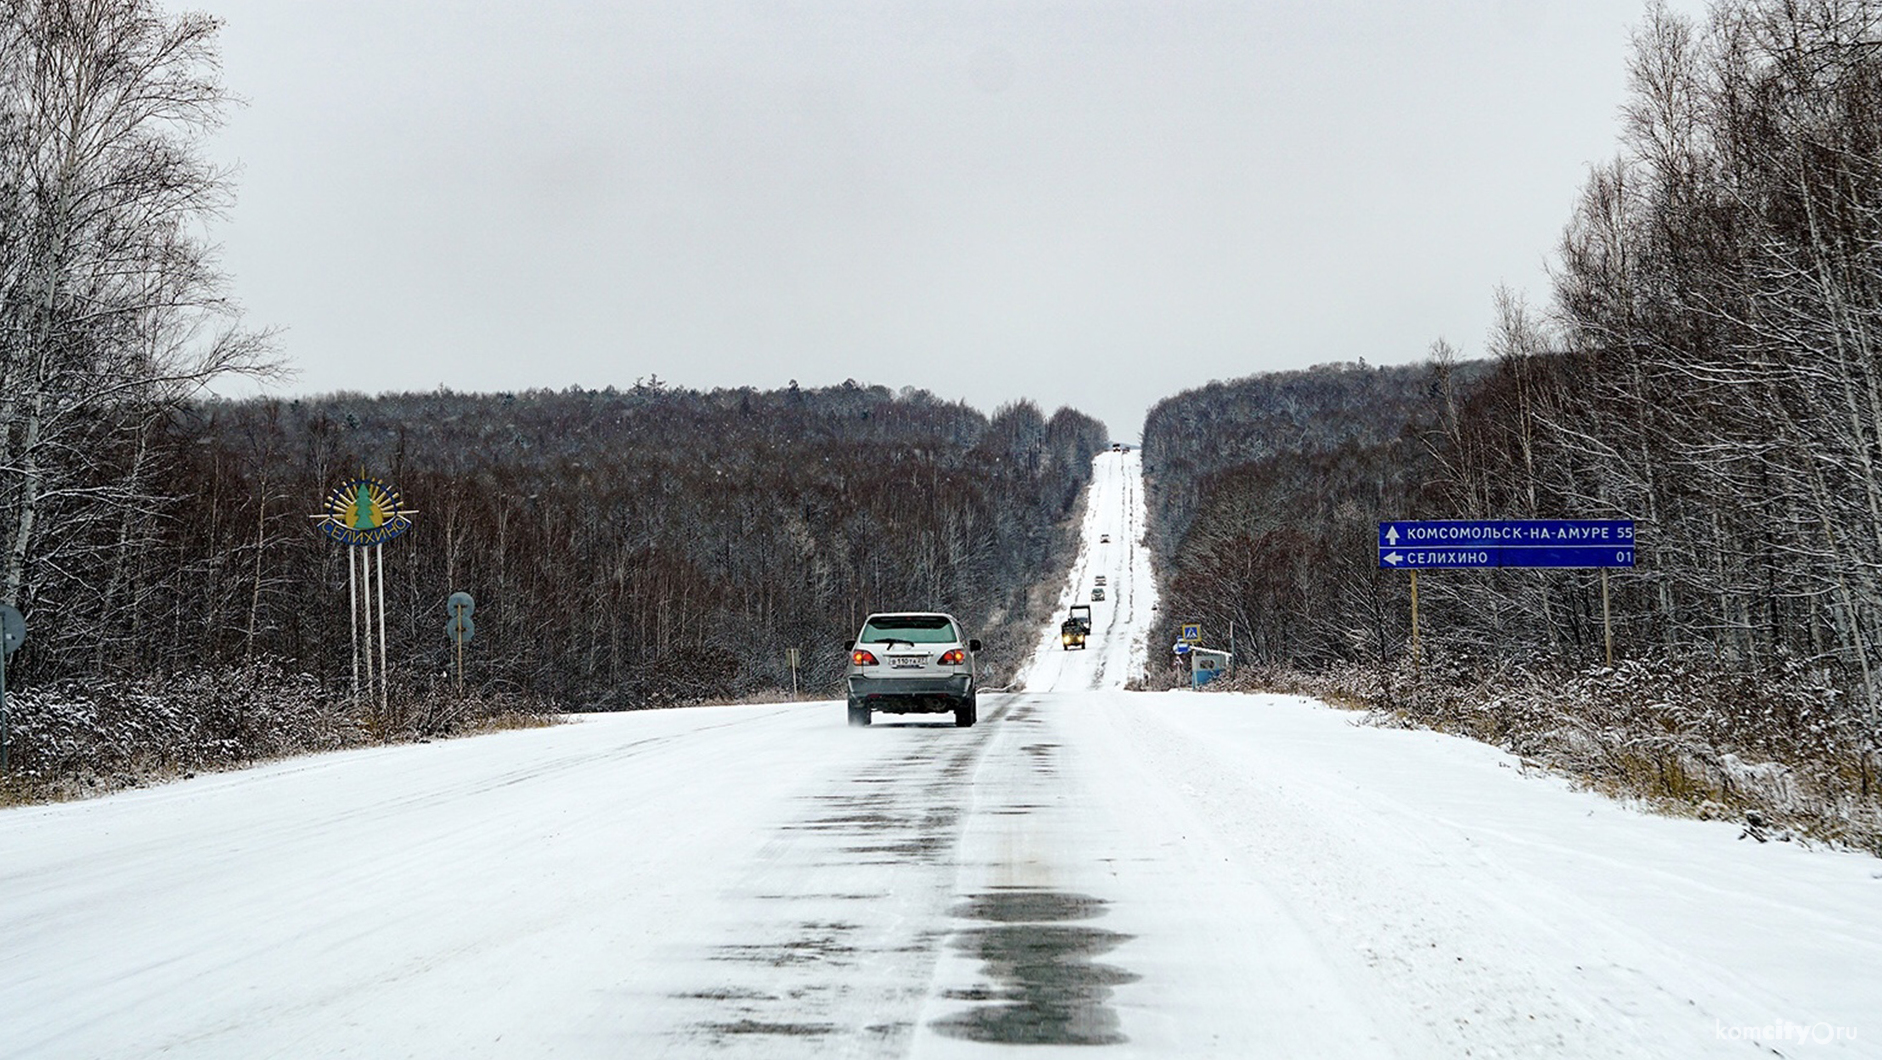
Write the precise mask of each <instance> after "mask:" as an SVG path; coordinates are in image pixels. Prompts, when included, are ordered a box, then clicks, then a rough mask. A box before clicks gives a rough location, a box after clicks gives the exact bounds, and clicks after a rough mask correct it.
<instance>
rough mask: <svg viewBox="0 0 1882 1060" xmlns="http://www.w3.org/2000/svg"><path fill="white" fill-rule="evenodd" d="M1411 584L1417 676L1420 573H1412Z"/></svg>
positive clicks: (1413, 660)
mask: <svg viewBox="0 0 1882 1060" xmlns="http://www.w3.org/2000/svg"><path fill="white" fill-rule="evenodd" d="M1411 582H1412V586H1411V589H1412V628H1411V655H1412V673H1413V674H1414V675H1415V674H1417V672H1418V571H1417V570H1415V569H1414V570H1413V571H1412V572H1411Z"/></svg>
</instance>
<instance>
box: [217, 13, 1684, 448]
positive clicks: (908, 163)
mask: <svg viewBox="0 0 1882 1060" xmlns="http://www.w3.org/2000/svg"><path fill="white" fill-rule="evenodd" d="M202 6H206V8H207V9H208V10H210V11H212V12H214V13H216V14H218V15H221V16H223V17H224V18H226V20H227V25H226V27H225V29H224V31H223V36H222V40H223V49H224V61H225V71H224V79H225V82H226V84H227V85H228V87H229V88H230V89H232V90H233V91H234V92H236V93H237V94H239V95H241V96H243V97H244V98H245V99H246V100H247V101H248V102H247V105H246V106H245V107H243V108H241V109H239V110H237V111H235V112H234V113H233V114H232V115H231V118H230V121H229V123H228V125H227V127H226V128H225V129H224V130H223V131H222V132H221V133H220V134H218V136H217V137H216V139H215V141H214V143H213V145H212V150H213V151H214V152H215V154H216V156H217V157H218V158H220V159H222V160H225V161H232V162H239V163H240V164H241V166H242V170H241V173H240V175H239V177H238V196H239V199H238V203H237V206H236V208H235V209H234V210H233V212H232V213H231V214H230V216H229V217H228V218H227V220H226V221H224V222H223V223H221V224H220V225H218V226H217V227H216V229H215V230H214V236H215V238H217V239H219V240H220V241H221V242H222V243H223V245H224V248H225V263H226V265H227V267H228V270H229V272H230V273H231V274H232V275H233V277H234V280H235V289H236V292H237V295H238V297H239V298H240V299H241V301H243V302H244V303H245V304H246V306H247V308H248V312H249V319H250V321H251V323H253V324H256V325H262V326H273V327H279V328H281V329H282V336H281V345H282V351H283V353H284V354H285V355H286V357H287V359H288V361H289V362H290V363H291V364H292V365H293V366H294V367H295V368H296V369H297V370H298V375H297V377H296V378H295V379H294V380H293V381H292V382H291V383H290V384H288V385H287V386H286V387H285V388H282V390H283V391H284V392H288V393H325V392H329V391H334V390H342V389H344V390H362V391H366V392H369V393H376V392H379V391H385V390H409V389H431V388H435V387H437V386H439V385H440V384H443V385H447V386H450V387H451V388H453V389H456V390H472V391H490V390H506V389H522V388H528V387H551V388H555V389H561V388H563V387H566V386H569V385H570V384H579V385H581V386H584V387H603V386H607V385H610V384H612V385H615V386H627V385H630V384H632V383H633V382H634V381H635V379H637V378H639V377H644V376H651V375H656V374H657V375H658V376H659V377H660V378H661V379H663V380H671V381H672V382H674V383H676V384H679V385H684V386H690V387H698V388H702V389H708V388H712V387H721V386H724V387H730V386H740V385H752V386H757V387H765V388H770V387H779V386H783V385H785V384H786V383H787V382H788V381H789V380H791V379H797V380H799V381H800V382H801V383H803V384H804V385H806V386H809V385H821V384H829V383H839V382H842V381H843V380H844V379H846V378H854V379H856V380H858V381H859V382H865V383H882V384H885V385H888V386H890V387H892V388H899V387H902V386H918V387H925V388H927V389H929V390H932V391H934V392H935V393H937V394H939V395H941V396H943V397H948V398H965V399H967V400H968V401H970V402H972V403H973V404H975V405H976V406H979V407H980V408H982V409H985V410H988V411H991V410H992V409H993V408H994V407H995V406H997V405H999V404H1001V403H1003V402H1006V401H1010V400H1013V399H1015V398H1019V397H1029V398H1032V399H1033V400H1035V401H1037V402H1038V403H1039V404H1041V405H1042V406H1044V407H1045V408H1046V410H1047V411H1048V412H1050V411H1051V410H1052V409H1053V408H1056V407H1057V406H1059V405H1072V406H1075V407H1077V408H1080V409H1083V410H1085V411H1086V412H1089V413H1091V414H1093V415H1095V416H1097V417H1099V418H1100V419H1103V420H1104V421H1105V422H1106V423H1107V424H1109V425H1110V427H1111V429H1112V431H1113V433H1114V435H1116V436H1119V437H1126V438H1130V437H1135V436H1136V435H1137V432H1138V429H1139V427H1140V426H1141V424H1142V422H1143V415H1144V412H1145V410H1146V409H1147V408H1148V407H1149V406H1150V405H1151V404H1152V403H1153V402H1155V401H1156V400H1157V399H1158V398H1161V397H1164V396H1166V395H1168V394H1172V393H1175V392H1176V391H1178V390H1181V389H1184V388H1186V387H1191V386H1196V385H1199V384H1202V383H1205V382H1207V381H1209V380H1211V379H1226V378H1233V377H1237V376H1243V375H1248V374H1251V373H1255V372H1260V371H1266V370H1274V369H1284V368H1295V367H1303V366H1306V365H1309V364H1316V363H1321V362H1325V361H1333V360H1352V359H1354V358H1358V357H1364V358H1366V359H1367V360H1368V361H1369V362H1372V363H1375V364H1378V363H1403V362H1407V361H1412V360H1416V359H1419V358H1421V357H1422V356H1423V355H1424V351H1425V349H1426V347H1427V346H1428V345H1429V344H1430V342H1431V341H1432V340H1433V339H1434V338H1437V337H1439V336H1443V337H1446V338H1448V339H1449V340H1450V341H1451V342H1453V343H1454V344H1456V345H1459V346H1461V347H1462V348H1463V349H1464V351H1465V353H1466V354H1467V355H1477V354H1479V353H1480V352H1481V349H1482V341H1483V336H1484V333H1485V331H1486V330H1487V328H1488V325H1489V321H1490V311H1491V294H1492V290H1493V289H1494V287H1495V286H1496V285H1497V284H1499V283H1507V284H1509V285H1511V286H1513V287H1516V288H1520V289H1526V290H1528V291H1529V292H1530V293H1531V295H1532V296H1533V297H1535V298H1537V299H1538V300H1541V299H1545V298H1546V296H1547V283H1548V281H1547V273H1546V271H1545V270H1546V265H1547V261H1548V257H1549V254H1550V252H1551V250H1552V248H1553V246H1554V244H1555V241H1556V239H1557V237H1558V235H1559V233H1560V230H1561V227H1562V225H1563V223H1564V222H1565V221H1566V220H1567V218H1568V214H1569V210H1570V208H1571V206H1572V204H1573V201H1574V197H1575V194H1576V189H1577V188H1578V186H1579V185H1580V183H1581V181H1582V178H1583V176H1584V174H1585V172H1586V170H1587V167H1588V166H1589V165H1590V164H1591V163H1594V162H1597V161H1599V160H1602V159H1604V158H1606V157H1608V156H1610V155H1611V154H1612V153H1613V151H1614V144H1615V133H1616V130H1617V125H1618V122H1617V117H1616V112H1617V108H1618V107H1619V105H1620V103H1621V101H1622V97H1623V90H1624V86H1625V72H1624V64H1625V60H1626V50H1627V37H1628V33H1629V31H1630V30H1631V29H1632V27H1633V26H1634V25H1635V24H1636V23H1637V22H1638V21H1639V19H1640V16H1641V14H1642V11H1643V6H1644V5H1643V2H1642V0H1572V2H1571V0H1560V2H1557V0H1546V2H1544V0H1454V2H1438V0H1431V2H1416V0H1374V2H1359V0H1298V2H1295V0H1280V2H1275V0H1238V2H1233V3H1210V2H1185V0H1118V2H1099V0H1091V2H1078V3H1069V2H1047V0H1001V2H991V0H949V2H907V0H895V2H882V0H869V2H861V0H853V2H780V0H744V2H733V0H675V2H670V3H627V2H602V0H592V2H575V0H529V2H506V3H495V2H482V3H468V2H443V0H438V2H417V0H371V2H355V0H323V2H321V3H282V2H280V0H209V2H208V3H206V4H205V5H202ZM1674 7H1675V9H1677V10H1686V11H1692V12H1698V11H1700V10H1702V9H1703V4H1702V3H1701V2H1700V0H1683V2H1676V3H1675V4H1674Z"/></svg>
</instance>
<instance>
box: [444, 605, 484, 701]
mask: <svg viewBox="0 0 1882 1060" xmlns="http://www.w3.org/2000/svg"><path fill="white" fill-rule="evenodd" d="M475 610H477V601H476V600H475V599H474V598H473V597H472V596H471V594H469V593H467V592H464V591H462V590H460V591H458V592H455V593H452V594H451V595H450V597H449V598H448V599H446V600H445V602H444V611H445V614H447V615H450V616H451V618H450V620H449V621H447V622H446V623H445V624H444V635H445V636H446V637H447V638H449V639H450V641H451V643H452V644H453V645H455V646H456V648H457V694H458V698H460V699H461V698H463V696H464V642H465V641H467V640H469V639H471V637H472V636H474V635H475V634H476V633H477V623H476V622H475V621H474V620H472V618H471V612H473V611H475Z"/></svg>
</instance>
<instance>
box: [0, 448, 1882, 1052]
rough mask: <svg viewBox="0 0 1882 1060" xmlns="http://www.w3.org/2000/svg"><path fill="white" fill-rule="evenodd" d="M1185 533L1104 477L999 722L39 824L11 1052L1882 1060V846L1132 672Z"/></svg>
mask: <svg viewBox="0 0 1882 1060" xmlns="http://www.w3.org/2000/svg"><path fill="white" fill-rule="evenodd" d="M1143 518H1144V513H1143V503H1142V496H1141V482H1140V479H1139V475H1138V464H1137V456H1136V454H1123V455H1119V454H1111V453H1107V454H1104V455H1101V456H1100V457H1099V458H1098V465H1097V477H1096V481H1095V482H1094V484H1093V487H1092V490H1091V493H1090V495H1089V497H1088V503H1087V514H1086V521H1085V524H1084V536H1085V545H1084V548H1083V550H1082V552H1081V554H1080V555H1079V557H1078V558H1077V560H1076V561H1075V564H1074V569H1073V573H1072V577H1071V579H1070V581H1069V584H1068V585H1067V586H1066V587H1065V593H1064V598H1063V600H1062V601H1061V607H1060V609H1059V611H1060V615H1062V613H1063V609H1064V605H1067V604H1070V603H1072V602H1075V601H1078V600H1085V601H1087V602H1088V597H1089V590H1090V587H1091V584H1092V580H1093V578H1094V577H1095V576H1096V575H1098V574H1103V575H1105V576H1106V578H1107V582H1108V590H1109V591H1108V594H1107V595H1108V599H1107V600H1106V601H1105V602H1103V603H1099V604H1096V605H1094V620H1095V621H1094V630H1093V636H1092V641H1091V647H1090V649H1089V650H1087V651H1084V652H1065V651H1061V650H1060V649H1059V648H1058V645H1057V638H1056V635H1055V634H1056V624H1057V621H1058V618H1059V617H1060V615H1055V616H1054V618H1053V626H1052V628H1049V629H1046V630H1042V631H1041V634H1040V636H1041V641H1040V650H1039V652H1038V654H1037V655H1036V657H1035V659H1034V662H1033V664H1032V666H1031V667H1030V669H1029V670H1028V672H1027V674H1026V680H1025V688H1024V689H1023V690H1020V691H1014V692H1011V693H1004V694H991V693H983V694H982V698H981V707H980V711H981V720H980V724H978V725H977V726H975V727H973V728H969V729H956V728H954V727H953V725H952V721H951V718H945V717H943V716H937V717H936V718H934V719H932V720H931V719H928V718H925V717H912V718H910V719H908V720H902V719H895V718H878V719H877V721H876V723H875V724H874V725H873V726H870V727H868V728H854V729H852V728H850V727H848V726H847V725H846V723H845V716H844V709H843V704H842V702H840V701H822V702H815V703H794V704H764V705H749V706H732V707H711V708H696V709H685V710H664V711H647V712H639V713H631V714H619V715H601V716H587V717H583V718H581V719H578V720H577V721H575V722H573V723H571V724H567V725H560V726H554V727H550V728H544V729H534V730H526V731H518V732H509V733H502V734H496V735H490V736H483V737H477V738H473V739H464V740H454V741H443V742H437V743H431V744H425V745H415V746H399V747H386V748H377V749H371V750H365V751H356V752H347V753H339V754H332V755H325V756H317V757H310V758H302V759H295V760H291V761H285V762H280V763H276V764H273V765H269V766H266V767H262V768H256V769H250V770H246V771H242V772H236V773H227V774H220V775H215V776H205V777H200V778H197V779H194V780H190V781H186V782H181V783H176V784H170V785H166V786H163V787H159V788H153V789H147V790H142V791H134V792H128V793H123V794H119V795H114V796H110V797H106V798H100V799H95V800H91V801H87V802H81V803H72V804H66V805H58V806H48V807H29V808H19V809H12V810H7V811H4V812H0V1056H6V1057H13V1058H20V1057H35V1058H37V1057H59V1058H65V1057H74V1058H89V1057H146V1056H176V1057H230V1058H237V1057H239V1058H245V1060H247V1058H256V1057H302V1056H305V1057H334V1056H357V1057H403V1056H414V1057H485V1056H488V1057H545V1056H557V1057H610V1058H619V1057H659V1056H674V1057H686V1056H733V1057H799V1056H802V1057H810V1056H817V1057H836V1056H841V1057H904V1056H913V1057H937V1058H944V1057H981V1056H1052V1055H1060V1054H1070V1053H1074V1052H1075V1053H1077V1055H1081V1056H1094V1055H1095V1056H1103V1055H1114V1056H1169V1057H1189V1056H1211V1057H1394V1056H1397V1057H1421V1058H1422V1057H1430V1058H1439V1057H1443V1058H1450V1057H1461V1056H1466V1055H1469V1056H1476V1057H1535V1056H1549V1057H1613V1056H1641V1057H1713V1056H1747V1057H1749V1056H1771V1055H1784V1056H1811V1055H1825V1056H1882V861H1878V860H1876V859H1874V858H1870V857H1867V856H1862V855H1857V854H1849V853H1842V852H1835V851H1824V850H1805V849H1800V848H1799V847H1797V846H1796V845H1794V844H1780V843H1771V844H1766V845H1757V844H1754V843H1752V842H1751V841H1749V840H1747V841H1742V842H1741V841H1738V840H1737V838H1736V837H1737V829H1736V828H1735V827H1733V826H1731V825H1727V824H1724V823H1720V822H1697V821H1687V820H1673V819H1666V818H1658V817H1651V816H1646V815H1643V814H1640V813H1637V812H1635V811H1633V810H1630V809H1628V808H1626V807H1624V806H1621V805H1620V804H1617V803H1615V802H1613V801H1610V800H1608V799H1605V798H1603V797H1601V796H1598V795H1594V794H1589V793H1585V792H1578V791H1575V790H1572V788H1571V787H1570V786H1569V785H1568V784H1567V783H1566V782H1564V781H1562V780H1561V779H1559V778H1554V777H1550V776H1545V775H1540V774H1537V773H1534V772H1528V771H1525V770H1523V769H1522V768H1521V764H1520V763H1519V762H1517V761H1516V760H1514V759H1512V758H1510V757H1509V756H1508V755H1505V754H1503V753H1502V752H1500V751H1498V750H1496V749H1494V748H1490V747H1486V746H1483V745H1479V744H1475V743H1471V742H1468V741H1463V740H1458V739H1454V738H1450V737H1445V736H1440V735H1436V734H1432V733H1425V732H1416V731H1408V730H1402V729H1392V728H1382V727H1373V726H1366V725H1361V724H1357V722H1358V720H1359V719H1358V716H1356V715H1354V714H1352V713H1350V712H1344V711H1337V710H1333V709H1330V708H1327V707H1324V706H1321V705H1318V704H1314V703H1311V702H1308V701H1305V700H1300V699H1294V698H1289V697H1277V696H1254V695H1232V694H1206V693H1193V692H1188V691H1178V692H1163V693H1143V692H1127V691H1124V690H1123V686H1124V684H1125V682H1126V680H1127V679H1128V677H1129V676H1130V675H1131V674H1132V673H1135V672H1136V671H1137V670H1138V668H1139V667H1140V666H1141V660H1142V659H1143V658H1144V653H1145V651H1146V650H1147V649H1148V647H1149V646H1148V645H1146V643H1145V638H1146V636H1147V632H1148V630H1149V627H1150V623H1151V621H1152V619H1153V616H1154V612H1153V611H1152V607H1153V605H1154V588H1153V585H1152V582H1151V574H1150V567H1149V556H1148V552H1147V550H1146V548H1145V546H1144V545H1143V543H1142V540H1141V538H1142V535H1143ZM1107 534H1108V535H1109V537H1110V543H1108V544H1101V543H1099V539H1100V536H1101V535H1107ZM1766 1031H1774V1032H1777V1033H1781V1034H1784V1035H1787V1036H1788V1037H1787V1038H1786V1039H1785V1040H1781V1041H1760V1040H1756V1039H1757V1038H1759V1037H1760V1036H1761V1034H1762V1033H1763V1032H1766ZM1094 1046H1095V1047H1097V1048H1095V1049H1094V1048H1092V1047H1094Z"/></svg>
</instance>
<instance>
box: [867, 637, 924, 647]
mask: <svg viewBox="0 0 1882 1060" xmlns="http://www.w3.org/2000/svg"><path fill="white" fill-rule="evenodd" d="M876 643H877V644H906V645H908V646H909V647H911V648H912V647H914V646H915V642H914V641H912V640H903V639H902V638H900V637H884V638H882V639H881V640H879V641H876Z"/></svg>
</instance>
